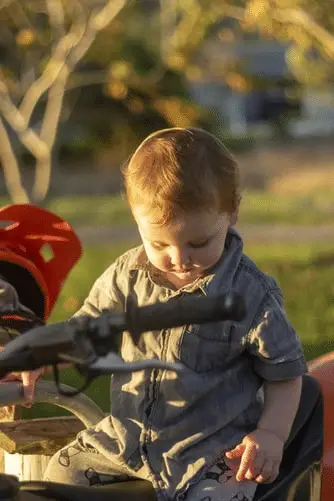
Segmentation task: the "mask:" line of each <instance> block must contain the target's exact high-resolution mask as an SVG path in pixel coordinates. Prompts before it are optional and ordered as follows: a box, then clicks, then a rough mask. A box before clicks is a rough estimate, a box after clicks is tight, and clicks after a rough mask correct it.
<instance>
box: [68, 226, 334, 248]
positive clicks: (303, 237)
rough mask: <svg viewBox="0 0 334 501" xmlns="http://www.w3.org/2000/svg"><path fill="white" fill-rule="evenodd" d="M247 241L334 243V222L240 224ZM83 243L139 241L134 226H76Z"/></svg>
mask: <svg viewBox="0 0 334 501" xmlns="http://www.w3.org/2000/svg"><path fill="white" fill-rule="evenodd" d="M238 229H239V230H240V232H241V233H242V235H243V237H244V238H245V240H247V241H253V242H291V243H293V242H294V243H297V242H305V243H307V242H313V243H315V242H317V243H318V242H322V243H326V242H327V243H329V244H330V243H333V245H334V224H331V225H322V226H287V225H274V224H268V225H240V226H239V227H238ZM76 231H77V233H78V235H79V237H80V238H81V239H82V242H83V243H87V244H91V243H95V242H98V243H102V242H113V241H115V242H118V241H120V240H121V241H128V242H131V243H136V242H139V235H138V232H137V230H136V228H135V227H134V226H128V227H116V226H109V227H99V226H98V227H94V226H81V227H78V228H76Z"/></svg>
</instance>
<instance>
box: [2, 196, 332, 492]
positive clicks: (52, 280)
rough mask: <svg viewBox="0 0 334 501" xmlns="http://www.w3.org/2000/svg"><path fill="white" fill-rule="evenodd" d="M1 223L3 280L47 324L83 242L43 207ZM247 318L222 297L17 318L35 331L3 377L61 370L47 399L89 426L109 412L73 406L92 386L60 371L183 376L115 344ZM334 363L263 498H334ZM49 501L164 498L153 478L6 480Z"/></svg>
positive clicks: (317, 379) (11, 212)
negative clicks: (47, 254) (98, 482)
mask: <svg viewBox="0 0 334 501" xmlns="http://www.w3.org/2000/svg"><path fill="white" fill-rule="evenodd" d="M1 220H3V221H8V222H10V224H8V225H7V226H6V227H4V228H3V229H0V275H2V276H5V278H6V279H7V280H9V281H10V282H11V283H12V284H13V285H14V286H15V288H16V289H17V290H18V291H19V296H20V299H21V300H22V302H23V304H26V305H27V306H29V308H31V310H32V311H33V312H34V313H35V314H36V316H37V317H39V318H41V319H43V321H46V320H47V319H48V317H49V314H50V311H51V309H52V307H53V305H54V304H55V301H56V299H57V297H58V294H59V291H60V289H61V286H62V284H63V282H64V280H65V278H66V276H67V274H68V273H69V271H70V269H71V268H72V267H73V265H74V264H75V262H76V261H77V260H78V259H79V257H80V255H81V245H80V242H79V240H78V238H77V236H76V235H75V233H74V232H73V230H72V229H71V228H70V226H69V225H68V224H67V223H66V222H65V221H63V220H61V219H60V218H58V217H57V216H55V215H54V214H52V213H49V212H48V211H43V210H42V209H40V208H37V207H33V206H28V205H19V206H9V207H5V208H3V209H0V222H1ZM46 243H47V244H49V245H50V246H51V247H52V251H53V254H54V255H53V258H52V259H51V260H46V259H44V258H43V257H42V258H41V255H42V253H41V250H42V249H43V246H44V245H45V244H46ZM242 313H243V304H242V301H241V298H238V297H236V296H234V295H233V294H228V295H226V296H223V297H220V298H207V297H202V298H198V297H189V298H179V300H178V301H174V302H172V303H168V302H167V303H161V304H155V305H150V306H145V307H141V308H138V307H137V308H135V309H132V311H130V312H128V313H127V314H120V313H116V312H104V313H103V314H102V315H101V316H100V317H99V318H97V319H92V318H86V317H80V318H77V319H72V320H71V321H68V322H65V323H58V324H54V325H48V326H45V325H42V326H39V327H36V328H33V329H30V328H29V327H30V326H31V320H32V319H30V318H25V317H24V315H22V316H21V315H9V317H10V318H9V322H14V325H15V326H16V324H15V322H19V323H20V322H23V323H24V324H25V327H24V330H22V332H24V331H26V332H25V333H24V334H23V335H22V336H18V337H15V338H14V339H13V340H12V341H10V342H8V343H7V344H6V346H5V349H4V350H3V351H2V352H0V379H1V378H2V377H4V376H5V375H6V374H8V373H10V372H14V371H23V370H31V369H34V368H38V367H44V366H50V365H53V366H54V374H55V386H53V387H51V386H50V384H51V383H47V382H40V383H37V392H36V394H37V400H39V401H52V402H53V403H56V404H58V405H62V406H64V407H66V408H67V409H69V410H71V411H72V412H73V413H74V414H76V415H77V417H79V419H81V420H82V421H83V423H84V424H85V425H86V426H91V425H93V424H95V423H96V422H97V421H99V420H100V419H102V417H103V416H104V414H103V412H102V410H101V409H99V408H98V407H97V406H96V405H95V404H94V403H93V402H91V401H90V403H89V412H87V408H88V407H87V401H86V402H85V407H84V409H83V407H82V406H80V401H79V404H78V405H77V406H76V405H74V403H73V402H78V400H76V399H74V398H71V396H73V395H75V394H77V393H78V392H80V391H81V390H83V388H81V389H80V390H79V391H78V390H75V389H71V388H69V387H65V386H64V385H61V384H60V382H59V377H58V371H57V365H58V364H60V363H63V362H64V361H66V362H69V361H72V363H73V365H74V366H75V367H76V368H77V369H78V370H79V371H80V372H81V373H82V374H84V375H86V378H87V384H89V382H90V381H91V380H92V379H93V378H94V377H97V376H99V375H101V374H113V373H115V372H117V371H127V372H129V371H135V370H142V369H144V368H166V369H167V368H168V369H169V370H174V371H176V373H177V372H178V371H181V372H182V365H181V364H166V363H164V362H161V361H159V360H145V361H141V362H136V363H132V364H128V363H126V362H124V360H122V359H121V358H120V357H119V356H118V355H117V354H116V353H117V347H116V346H115V338H117V335H119V334H121V333H122V332H123V331H124V330H128V331H129V332H135V333H136V334H138V333H140V332H144V331H145V330H159V329H165V328H170V327H174V326H179V325H185V324H192V323H203V322H213V321H215V320H216V321H218V320H222V319H230V320H235V321H237V320H240V319H241V318H242ZM13 317H15V318H13ZM41 323H43V322H41ZM35 325H40V324H38V323H37V324H35ZM27 328H28V330H27ZM0 344H1V343H0ZM333 360H334V356H332V355H331V354H329V355H327V356H324V357H321V358H320V359H317V360H315V361H312V362H311V363H310V365H309V367H310V372H311V374H309V375H305V376H304V377H303V386H302V395H301V400H300V404H299V409H298V412H297V415H296V418H295V420H294V423H293V426H292V430H291V433H290V437H289V439H288V441H287V443H286V446H285V450H284V455H283V460H282V463H281V467H280V474H279V476H278V478H277V479H276V480H275V482H273V483H271V484H259V485H258V487H257V490H256V494H255V498H254V501H320V500H321V501H332V500H333V499H334V450H333V445H334V431H333V432H332V426H331V422H330V421H331V403H332V402H334V390H333V391H332V390H331V388H332V380H333V376H334V362H333ZM45 384H46V386H45ZM43 385H44V386H43ZM55 388H56V390H55ZM58 393H59V394H60V395H63V400H62V401H61V403H59V402H60V400H59V399H57V398H56V395H57V394H58ZM332 393H333V394H332ZM50 395H51V396H50ZM69 395H71V396H69ZM82 398H83V396H82ZM64 399H65V400H66V399H67V400H66V402H67V403H66V402H65V401H64ZM69 401H71V404H69ZM19 403H23V396H22V394H21V387H20V385H18V384H17V383H4V384H1V385H0V406H1V405H12V404H19ZM324 404H325V405H324ZM333 430H334V428H333ZM46 499H51V500H54V501H86V500H87V501H88V500H92V499H94V500H97V501H113V500H114V501H125V500H126V501H139V500H140V501H156V496H155V492H154V490H153V488H152V486H151V484H150V483H149V482H147V481H143V480H131V481H128V482H120V483H115V484H110V485H105V486H99V487H82V486H74V485H64V484H57V483H54V482H41V481H33V482H19V481H18V479H17V478H15V477H12V476H9V475H0V500H6V501H14V500H16V501H42V500H43V501H44V500H46Z"/></svg>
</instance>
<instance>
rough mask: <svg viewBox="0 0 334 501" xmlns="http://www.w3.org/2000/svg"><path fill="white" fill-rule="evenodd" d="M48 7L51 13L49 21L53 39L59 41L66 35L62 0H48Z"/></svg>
mask: <svg viewBox="0 0 334 501" xmlns="http://www.w3.org/2000/svg"><path fill="white" fill-rule="evenodd" d="M46 8H47V10H48V14H49V21H50V25H51V29H52V32H53V39H54V41H55V42H58V41H59V39H60V38H61V37H62V36H64V34H65V30H64V22H65V16H64V9H63V5H62V2H61V0H46Z"/></svg>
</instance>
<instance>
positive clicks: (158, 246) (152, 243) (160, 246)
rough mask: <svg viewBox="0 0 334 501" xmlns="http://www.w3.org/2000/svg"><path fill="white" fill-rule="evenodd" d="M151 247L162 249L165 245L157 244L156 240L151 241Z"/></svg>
mask: <svg viewBox="0 0 334 501" xmlns="http://www.w3.org/2000/svg"><path fill="white" fill-rule="evenodd" d="M151 247H153V249H156V250H162V249H164V248H165V247H166V245H165V244H158V243H156V242H151Z"/></svg>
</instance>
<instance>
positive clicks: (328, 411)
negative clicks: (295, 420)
mask: <svg viewBox="0 0 334 501" xmlns="http://www.w3.org/2000/svg"><path fill="white" fill-rule="evenodd" d="M309 371H310V373H311V374H312V376H314V377H315V378H316V379H317V380H318V381H319V383H320V384H321V388H322V393H323V398H324V453H323V462H322V467H323V471H322V488H321V499H322V500H323V501H332V500H334V424H333V423H334V352H331V353H327V354H326V355H323V356H321V357H319V358H316V359H315V360H312V361H311V362H310V363H309ZM319 432H320V430H319Z"/></svg>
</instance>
